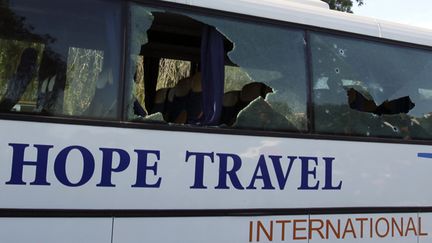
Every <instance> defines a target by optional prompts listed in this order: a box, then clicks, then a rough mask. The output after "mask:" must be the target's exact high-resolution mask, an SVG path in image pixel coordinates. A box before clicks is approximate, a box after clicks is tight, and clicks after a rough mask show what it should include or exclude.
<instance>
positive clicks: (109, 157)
mask: <svg viewBox="0 0 432 243" xmlns="http://www.w3.org/2000/svg"><path fill="white" fill-rule="evenodd" d="M99 150H100V151H102V178H101V182H100V183H99V184H97V185H96V186H100V187H115V185H114V184H112V182H111V177H112V173H113V172H122V171H124V170H126V169H127V168H128V167H129V164H130V156H129V154H128V153H127V152H126V151H124V150H122V149H111V148H100V149H99ZM114 153H116V154H118V155H119V162H118V166H117V167H115V168H113V154H114Z"/></svg>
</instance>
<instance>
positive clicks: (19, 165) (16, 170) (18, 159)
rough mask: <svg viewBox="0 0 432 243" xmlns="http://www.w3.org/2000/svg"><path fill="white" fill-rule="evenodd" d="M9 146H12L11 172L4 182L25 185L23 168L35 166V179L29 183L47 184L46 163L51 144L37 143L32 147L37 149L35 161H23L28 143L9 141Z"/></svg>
mask: <svg viewBox="0 0 432 243" xmlns="http://www.w3.org/2000/svg"><path fill="white" fill-rule="evenodd" d="M9 146H11V147H12V148H13V156H12V172H11V178H10V180H9V181H8V182H6V184H8V185H26V182H24V181H23V179H22V177H23V168H24V166H25V165H27V166H35V167H36V174H35V180H34V181H33V182H31V183H30V185H38V186H48V185H50V183H49V182H47V164H48V151H49V150H50V149H51V148H53V147H54V146H52V145H39V144H35V145H34V146H33V147H35V148H36V149H37V159H36V161H24V153H25V149H26V148H27V147H28V146H29V144H18V143H10V144H9Z"/></svg>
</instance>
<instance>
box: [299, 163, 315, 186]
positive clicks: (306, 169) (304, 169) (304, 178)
mask: <svg viewBox="0 0 432 243" xmlns="http://www.w3.org/2000/svg"><path fill="white" fill-rule="evenodd" d="M299 158H300V160H301V163H302V166H301V185H300V187H298V188H297V189H299V190H317V189H318V186H319V181H317V182H316V184H315V185H314V186H309V175H312V176H313V178H314V179H316V166H318V158H317V157H299ZM309 161H312V162H314V167H313V169H310V165H309Z"/></svg>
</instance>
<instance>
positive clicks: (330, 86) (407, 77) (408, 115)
mask: <svg viewBox="0 0 432 243" xmlns="http://www.w3.org/2000/svg"><path fill="white" fill-rule="evenodd" d="M312 56H313V68H314V70H313V83H314V87H313V92H314V102H315V126H316V130H317V132H320V133H333V134H346V135H359V136H376V137H398V138H404V139H411V138H415V139H424V138H431V135H432V126H431V125H432V123H431V122H432V120H431V119H432V118H431V117H430V115H431V111H432V82H430V77H431V76H432V53H431V52H430V51H424V50H416V49H411V48H405V47H399V46H393V45H387V44H382V43H374V42H370V41H365V40H356V39H350V38H342V37H335V36H329V35H321V34H313V35H312Z"/></svg>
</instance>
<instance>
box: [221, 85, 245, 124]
mask: <svg viewBox="0 0 432 243" xmlns="http://www.w3.org/2000/svg"><path fill="white" fill-rule="evenodd" d="M240 92H241V91H239V90H234V91H229V92H226V93H225V94H224V97H223V103H222V116H221V123H222V124H226V125H228V126H232V124H234V122H235V121H236V118H237V114H238V112H239V111H240V109H241V108H240V103H239V100H240Z"/></svg>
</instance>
